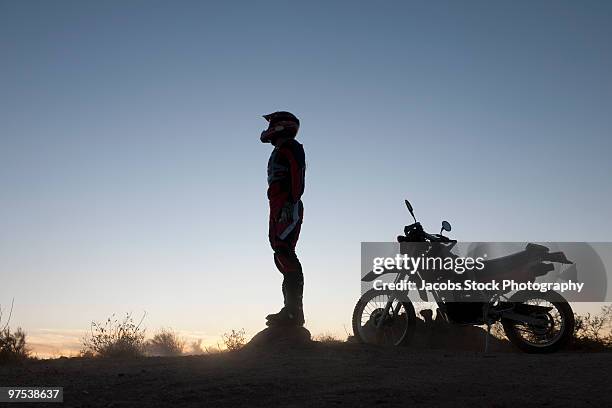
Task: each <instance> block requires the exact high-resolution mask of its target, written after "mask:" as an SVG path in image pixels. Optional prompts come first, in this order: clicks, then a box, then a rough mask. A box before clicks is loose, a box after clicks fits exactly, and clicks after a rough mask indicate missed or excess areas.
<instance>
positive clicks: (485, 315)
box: [482, 305, 491, 354]
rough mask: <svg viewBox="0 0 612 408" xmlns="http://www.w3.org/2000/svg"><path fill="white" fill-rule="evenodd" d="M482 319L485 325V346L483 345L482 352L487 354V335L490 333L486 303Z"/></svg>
mask: <svg viewBox="0 0 612 408" xmlns="http://www.w3.org/2000/svg"><path fill="white" fill-rule="evenodd" d="M482 320H484V322H485V323H486V325H487V332H486V333H485V346H484V352H485V354H487V353H488V352H489V336H490V335H491V321H490V320H489V305H486V306H485V307H484V308H483V313H482Z"/></svg>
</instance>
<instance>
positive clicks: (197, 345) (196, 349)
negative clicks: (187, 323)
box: [189, 339, 222, 355]
mask: <svg viewBox="0 0 612 408" xmlns="http://www.w3.org/2000/svg"><path fill="white" fill-rule="evenodd" d="M189 346H190V349H191V351H190V352H189V354H192V355H202V354H217V353H220V352H221V351H222V350H221V347H219V344H217V345H216V346H204V347H202V339H198V340H197V341H192V342H191V344H190V345H189Z"/></svg>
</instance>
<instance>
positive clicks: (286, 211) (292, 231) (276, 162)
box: [261, 112, 306, 326]
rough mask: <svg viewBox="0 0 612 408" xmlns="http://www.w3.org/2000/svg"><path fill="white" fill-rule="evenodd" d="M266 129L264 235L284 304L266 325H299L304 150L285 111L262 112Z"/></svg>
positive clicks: (301, 316) (301, 315)
mask: <svg viewBox="0 0 612 408" xmlns="http://www.w3.org/2000/svg"><path fill="white" fill-rule="evenodd" d="M264 118H265V119H266V120H267V121H268V129H266V130H264V131H263V132H262V133H261V141H262V142H263V143H271V144H272V145H273V146H274V150H273V151H272V154H271V155H270V159H269V160H268V200H269V201H270V226H269V232H268V237H269V239H270V245H271V246H272V249H273V250H274V263H275V264H276V267H277V268H278V270H279V271H280V272H281V273H282V274H283V286H282V288H283V297H284V299H285V306H284V307H283V308H282V309H281V310H280V312H278V313H275V314H270V315H268V316H267V317H266V319H267V320H268V321H267V323H266V324H267V325H268V326H302V325H303V324H304V311H303V309H302V292H303V288H304V275H303V274H302V265H301V264H300V261H299V259H298V257H297V255H296V254H295V245H296V244H297V241H298V238H299V235H300V227H301V225H302V217H303V214H304V206H303V205H302V201H301V200H300V198H301V197H302V194H303V193H304V176H305V172H306V161H305V158H304V149H303V147H302V145H301V144H300V143H298V142H297V141H296V140H295V136H296V135H297V132H298V129H299V127H300V121H299V119H298V118H296V117H295V116H294V115H293V114H291V113H289V112H274V113H270V114H268V115H264Z"/></svg>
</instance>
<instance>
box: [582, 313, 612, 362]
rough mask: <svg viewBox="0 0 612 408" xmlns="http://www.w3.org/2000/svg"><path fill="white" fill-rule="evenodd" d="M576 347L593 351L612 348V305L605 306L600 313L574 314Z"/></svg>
mask: <svg viewBox="0 0 612 408" xmlns="http://www.w3.org/2000/svg"><path fill="white" fill-rule="evenodd" d="M574 319H575V320H576V330H575V331H574V348H576V349H581V350H591V351H611V350H612V305H607V306H603V307H602V308H601V311H600V313H599V314H598V315H595V316H592V315H591V314H590V313H587V314H586V315H584V316H583V315H578V314H576V315H574Z"/></svg>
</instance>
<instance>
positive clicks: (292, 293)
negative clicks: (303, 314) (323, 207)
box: [268, 201, 304, 311]
mask: <svg viewBox="0 0 612 408" xmlns="http://www.w3.org/2000/svg"><path fill="white" fill-rule="evenodd" d="M281 210H282V205H275V203H273V202H272V201H270V225H269V232H268V238H269V240H270V246H271V247H272V250H273V251H274V263H275V264H276V267H277V268H278V270H279V271H280V273H282V274H283V285H282V289H283V297H284V299H285V307H286V308H288V309H290V310H292V311H296V310H301V309H302V294H303V291H304V274H303V273H302V265H301V264H300V260H299V259H298V257H297V255H296V253H295V246H296V244H297V241H298V238H299V236H300V228H301V226H302V219H303V216H304V207H303V205H302V202H301V201H298V202H297V203H296V204H294V209H293V214H292V217H291V218H290V219H287V220H282V221H281V220H279V219H280V214H281Z"/></svg>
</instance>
